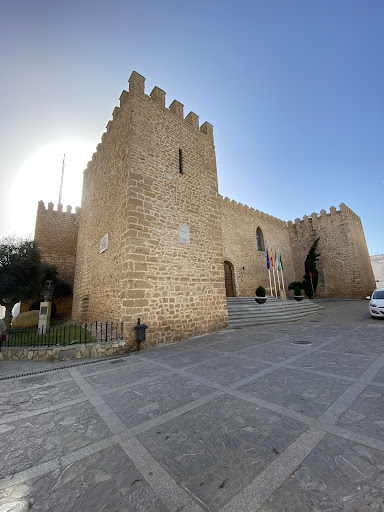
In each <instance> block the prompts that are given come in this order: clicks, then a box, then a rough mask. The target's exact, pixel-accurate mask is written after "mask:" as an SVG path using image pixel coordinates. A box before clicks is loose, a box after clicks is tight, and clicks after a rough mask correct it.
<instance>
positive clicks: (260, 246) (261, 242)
mask: <svg viewBox="0 0 384 512" xmlns="http://www.w3.org/2000/svg"><path fill="white" fill-rule="evenodd" d="M256 241H257V250H258V251H264V237H263V232H262V231H261V229H260V228H257V229H256Z"/></svg>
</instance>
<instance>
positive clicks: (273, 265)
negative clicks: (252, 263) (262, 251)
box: [271, 248, 275, 268]
mask: <svg viewBox="0 0 384 512" xmlns="http://www.w3.org/2000/svg"><path fill="white" fill-rule="evenodd" d="M271 265H272V267H273V268H275V262H274V261H273V251H272V248H271Z"/></svg>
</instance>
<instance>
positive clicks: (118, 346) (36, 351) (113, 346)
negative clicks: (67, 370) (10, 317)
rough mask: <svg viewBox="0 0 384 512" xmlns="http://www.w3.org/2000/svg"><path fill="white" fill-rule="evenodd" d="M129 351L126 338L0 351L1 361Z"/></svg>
mask: <svg viewBox="0 0 384 512" xmlns="http://www.w3.org/2000/svg"><path fill="white" fill-rule="evenodd" d="M128 353H129V346H128V345H127V343H126V342H125V341H124V340H120V341H110V342H107V343H99V342H95V343H79V344H78V345H71V346H67V347H61V346H55V347H44V346H40V347H3V348H2V350H1V351H0V361H68V360H71V359H84V358H89V357H92V358H93V357H110V356H116V355H123V354H128Z"/></svg>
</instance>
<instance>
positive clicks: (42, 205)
mask: <svg viewBox="0 0 384 512" xmlns="http://www.w3.org/2000/svg"><path fill="white" fill-rule="evenodd" d="M54 206H55V205H54V203H52V202H50V203H48V208H46V207H45V203H44V201H39V202H38V203H37V211H38V212H40V213H42V212H46V213H54V214H56V215H57V214H58V213H59V214H61V215H72V216H73V215H78V214H79V213H80V210H81V208H80V206H77V207H76V208H75V211H74V212H72V206H71V205H67V206H66V210H65V212H64V211H63V205H62V204H60V203H59V204H58V205H57V209H56V210H54Z"/></svg>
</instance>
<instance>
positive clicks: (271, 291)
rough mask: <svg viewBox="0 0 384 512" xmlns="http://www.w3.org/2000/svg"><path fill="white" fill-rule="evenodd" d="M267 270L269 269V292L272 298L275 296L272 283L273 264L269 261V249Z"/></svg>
mask: <svg viewBox="0 0 384 512" xmlns="http://www.w3.org/2000/svg"><path fill="white" fill-rule="evenodd" d="M267 269H268V275H269V291H270V293H271V296H273V290H272V282H271V262H270V261H269V252H268V249H267Z"/></svg>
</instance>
